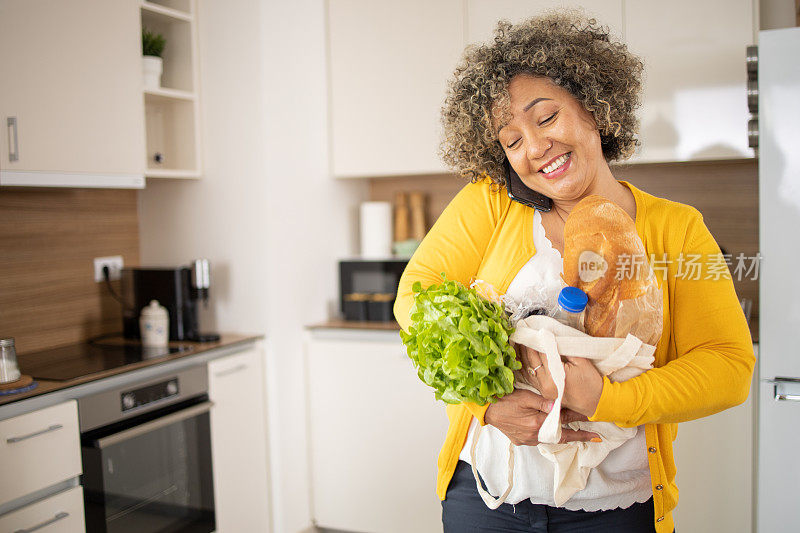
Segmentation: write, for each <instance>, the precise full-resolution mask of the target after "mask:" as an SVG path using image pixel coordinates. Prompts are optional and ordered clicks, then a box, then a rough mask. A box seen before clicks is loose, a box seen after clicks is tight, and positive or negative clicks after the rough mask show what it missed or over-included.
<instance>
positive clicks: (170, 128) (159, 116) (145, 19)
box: [141, 0, 201, 178]
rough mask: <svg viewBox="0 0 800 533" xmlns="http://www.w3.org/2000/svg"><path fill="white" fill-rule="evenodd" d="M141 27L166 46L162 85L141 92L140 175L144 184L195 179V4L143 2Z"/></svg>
mask: <svg viewBox="0 0 800 533" xmlns="http://www.w3.org/2000/svg"><path fill="white" fill-rule="evenodd" d="M141 25H142V28H146V29H147V30H149V31H152V32H156V33H159V34H161V35H163V36H164V37H165V39H166V41H167V45H166V47H165V48H164V57H163V64H164V72H163V74H162V76H161V85H160V87H158V88H145V89H143V92H144V121H145V138H146V151H147V152H146V153H147V156H146V159H147V163H146V170H145V175H146V176H147V177H148V178H199V177H200V175H201V158H200V154H201V151H200V120H199V117H200V91H199V84H200V81H199V76H198V74H199V72H198V42H197V2H196V1H195V0H156V1H143V2H142V4H141Z"/></svg>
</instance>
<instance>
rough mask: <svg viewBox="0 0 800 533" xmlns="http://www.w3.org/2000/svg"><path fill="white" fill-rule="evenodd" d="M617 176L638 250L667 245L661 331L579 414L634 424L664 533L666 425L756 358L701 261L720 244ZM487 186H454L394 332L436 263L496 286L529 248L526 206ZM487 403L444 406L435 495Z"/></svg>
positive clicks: (718, 391)
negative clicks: (636, 365)
mask: <svg viewBox="0 0 800 533" xmlns="http://www.w3.org/2000/svg"><path fill="white" fill-rule="evenodd" d="M620 183H622V184H624V185H625V186H627V187H628V188H629V189H630V190H631V191H632V192H633V195H634V197H635V199H636V231H637V233H638V234H639V237H640V238H641V239H642V242H643V243H644V246H645V249H646V251H647V253H648V256H649V257H653V256H655V258H656V259H657V260H659V259H662V258H664V254H667V256H666V258H667V259H668V260H670V261H671V262H668V261H664V262H659V263H656V264H654V267H655V268H654V270H656V273H657V276H658V277H659V284H660V285H661V287H662V292H663V294H664V330H663V333H662V335H661V340H660V341H659V343H658V346H657V349H656V352H655V363H654V367H655V368H653V369H652V370H649V371H647V372H645V373H643V374H641V375H640V376H638V377H636V378H633V379H630V380H628V381H625V382H621V383H612V382H611V381H609V380H608V378H607V377H606V378H604V379H603V391H602V395H601V396H600V403H599V404H598V406H597V410H596V411H595V413H594V414H593V415H592V416H591V417H590V420H592V421H606V422H614V423H616V424H618V425H619V426H621V427H634V426H638V425H640V424H645V435H646V440H647V449H648V452H649V453H648V454H647V455H648V459H649V465H650V478H651V480H652V486H653V501H654V506H655V516H654V524H655V528H656V531H657V532H658V533H666V532H671V531H672V530H673V528H674V523H673V519H672V510H673V509H674V508H675V506H676V505H677V503H678V487H677V485H676V484H675V464H674V461H673V456H672V441H674V440H675V436H676V435H677V423H678V422H686V421H689V420H694V419H697V418H701V417H704V416H708V415H710V414H713V413H717V412H719V411H722V410H724V409H727V408H729V407H733V406H735V405H738V404H740V403H742V402H744V401H745V400H746V399H747V396H748V394H749V391H750V381H751V376H752V372H753V366H754V365H755V355H754V353H753V344H752V340H751V338H750V331H749V330H748V327H747V322H746V320H745V318H744V314H743V313H742V309H741V306H740V304H739V300H738V299H737V297H736V292H735V291H734V288H733V282H732V281H731V277H730V273H729V272H728V270H727V269H726V268H724V266H723V267H722V268H721V269H719V268H717V269H716V270H715V269H714V267H713V266H710V263H709V261H710V262H711V263H713V262H714V260H716V266H717V267H719V266H720V259H721V257H720V256H719V255H715V254H719V253H720V250H719V247H718V246H717V243H716V242H715V241H714V238H713V237H712V236H711V233H710V232H709V231H708V229H707V228H706V226H705V224H704V223H703V218H702V215H701V214H700V212H699V211H697V210H696V209H694V208H693V207H690V206H688V205H684V204H679V203H677V202H672V201H669V200H665V199H662V198H657V197H655V196H652V195H650V194H647V193H645V192H643V191H641V190H639V189H637V188H636V187H634V186H632V185H630V184H629V183H627V182H624V181H620ZM495 189H496V188H493V187H492V186H491V183H490V182H489V180H486V181H484V182H481V183H474V184H469V185H467V186H465V187H464V188H463V189H462V190H461V191H460V192H459V193H458V194H457V195H456V197H455V198H454V199H453V201H452V202H451V203H450V204H449V205H448V206H447V208H446V209H445V211H444V212H443V213H442V215H441V217H439V219H438V220H437V222H436V224H434V226H433V228H432V229H431V231H430V232H429V233H428V235H427V236H426V237H425V240H424V241H423V242H422V244H421V245H420V247H419V248H418V249H417V251H416V253H415V254H414V256H413V257H412V258H411V260H410V262H409V264H408V267H407V268H406V270H405V272H404V273H403V276H402V277H401V279H400V284H399V287H398V293H397V300H396V303H395V306H394V314H395V317H396V318H397V321H398V322H399V323H400V326H401V327H402V328H403V329H404V330H406V331H407V330H408V327H409V325H410V323H411V319H410V316H409V312H410V308H411V305H412V303H413V294H412V291H411V286H412V284H413V283H414V282H415V281H420V282H421V283H422V286H423V287H426V286H428V285H431V284H433V283H439V282H441V276H440V272H444V273H445V274H446V275H447V277H448V279H455V280H458V281H460V282H461V283H463V284H465V285H467V286H468V285H469V283H470V282H471V281H472V280H474V279H480V280H483V281H485V282H488V283H489V284H491V285H492V286H493V287H494V288H495V289H496V290H497V292H498V293H499V294H504V293H505V291H506V290H507V288H508V286H509V284H510V283H511V280H513V279H514V277H515V276H516V275H517V273H518V272H519V270H520V269H521V268H522V266H523V265H524V264H525V263H526V262H527V261H528V260H529V259H530V258H531V256H532V255H533V254H534V253H535V249H534V247H533V213H534V210H533V209H532V208H529V207H526V206H523V205H521V204H519V203H517V202H512V201H511V200H510V199H509V198H508V195H507V194H506V192H505V189H500V190H499V191H497V190H495ZM681 254H683V255H681ZM696 254H700V256H701V261H700V263H701V264H702V266H703V269H702V271H700V275H699V276H698V275H697V271H696V270H693V267H690V266H689V265H690V264H696V263H697V255H696ZM681 260H683V261H681ZM721 265H724V261H723V262H722V263H721ZM662 267H663V270H665V271H666V276H665V277H666V280H665V281H662V278H663V277H664V276H663V275H662V273H661V272H662ZM680 272H684V273H687V275H685V276H681V274H680ZM698 277H699V279H695V278H698ZM706 278H708V279H706ZM665 285H666V286H665ZM487 407H488V405H486V406H479V405H475V404H469V403H463V404H458V405H448V406H447V416H448V418H449V420H450V426H449V429H448V431H447V436H446V437H445V441H444V445H443V446H442V449H441V451H440V453H439V460H438V477H437V487H436V492H437V494H438V495H439V498H440V499H442V500H443V499H445V494H446V491H447V486H448V485H449V483H450V479H451V478H452V476H453V472H454V471H455V468H456V464H457V462H458V456H459V453H460V452H461V448H462V447H463V445H464V442H465V441H466V437H467V432H468V430H469V424H470V420H471V418H472V417H473V416H474V417H475V418H476V419H477V420H478V421H479V422H480V424H481V425H484V424H485V421H484V419H483V415H484V413H485V412H486V409H487ZM720 438H723V439H724V438H725V437H724V435H720ZM732 467H733V468H735V467H734V466H732Z"/></svg>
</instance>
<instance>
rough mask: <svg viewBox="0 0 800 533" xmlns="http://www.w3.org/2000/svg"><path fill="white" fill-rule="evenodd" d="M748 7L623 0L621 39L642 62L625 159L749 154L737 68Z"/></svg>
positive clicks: (749, 19)
mask: <svg viewBox="0 0 800 533" xmlns="http://www.w3.org/2000/svg"><path fill="white" fill-rule="evenodd" d="M753 13H754V5H753V1H752V0H704V1H703V2H697V1H694V0H676V1H675V2H658V1H656V0H643V1H637V2H625V11H624V16H625V20H624V27H625V40H626V42H627V44H628V47H629V48H630V50H631V51H632V52H634V53H636V54H639V55H640V56H641V57H642V59H643V60H644V64H645V83H644V94H643V105H642V108H641V110H640V112H639V117H640V119H641V130H640V132H641V134H640V139H641V141H642V145H641V147H640V148H639V150H638V151H637V153H636V155H635V157H634V158H633V159H632V162H638V163H646V162H657V161H697V160H709V159H737V158H745V157H753V151H752V149H750V148H748V146H747V121H748V119H749V114H748V110H747V70H746V66H745V50H746V47H747V45H750V44H753V43H754V42H755V29H754V28H755V24H754V15H753Z"/></svg>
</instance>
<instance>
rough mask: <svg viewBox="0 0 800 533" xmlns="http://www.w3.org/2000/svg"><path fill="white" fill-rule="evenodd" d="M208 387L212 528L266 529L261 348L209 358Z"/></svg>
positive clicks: (222, 531)
mask: <svg viewBox="0 0 800 533" xmlns="http://www.w3.org/2000/svg"><path fill="white" fill-rule="evenodd" d="M208 388H209V392H208V394H209V397H210V398H211V401H212V402H214V407H213V409H212V410H211V453H212V461H213V464H214V500H215V504H216V512H217V531H218V532H219V533H238V532H240V531H252V532H253V533H257V532H265V531H269V493H268V488H267V487H268V479H267V440H266V439H267V437H266V418H265V403H264V397H265V395H264V373H263V365H262V352H261V349H260V348H251V349H249V350H247V351H245V352H242V353H237V354H234V355H230V356H228V357H223V358H221V359H215V360H214V361H211V362H210V363H209V364H208Z"/></svg>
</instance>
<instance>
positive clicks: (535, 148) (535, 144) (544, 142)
mask: <svg viewBox="0 0 800 533" xmlns="http://www.w3.org/2000/svg"><path fill="white" fill-rule="evenodd" d="M552 147H553V141H551V140H550V139H548V138H547V137H532V138H531V140H530V142H529V143H528V159H530V160H531V161H535V160H538V159H542V157H544V155H545V154H546V153H547V151H548V150H549V149H550V148H552Z"/></svg>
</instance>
